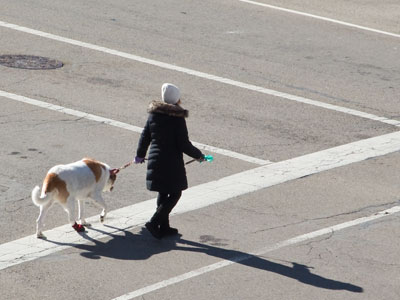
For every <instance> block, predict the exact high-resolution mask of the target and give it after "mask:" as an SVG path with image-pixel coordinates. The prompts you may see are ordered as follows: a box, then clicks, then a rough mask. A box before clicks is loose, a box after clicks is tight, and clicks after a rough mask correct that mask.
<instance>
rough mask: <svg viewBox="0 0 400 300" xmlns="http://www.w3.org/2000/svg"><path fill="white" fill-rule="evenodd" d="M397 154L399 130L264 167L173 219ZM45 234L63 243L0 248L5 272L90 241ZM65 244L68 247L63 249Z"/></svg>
mask: <svg viewBox="0 0 400 300" xmlns="http://www.w3.org/2000/svg"><path fill="white" fill-rule="evenodd" d="M396 151H400V131H399V132H395V133H390V134H386V135H382V136H378V137H374V138H370V139H366V140H362V141H358V142H354V143H350V144H346V145H343V146H339V147H335V148H331V149H327V150H323V151H319V152H315V153H312V154H308V155H304V156H300V157H297V158H293V159H289V160H286V161H282V162H278V163H274V164H270V165H266V166H261V167H258V168H255V169H252V170H249V171H245V172H242V173H238V174H235V175H231V176H228V177H225V178H222V179H219V180H216V181H212V182H208V183H205V184H201V185H198V186H195V187H193V188H190V189H188V190H187V191H185V192H184V194H183V197H182V199H181V200H180V202H179V204H178V205H177V206H176V208H175V209H174V211H173V215H176V214H182V213H185V212H189V211H193V210H196V209H200V208H204V207H207V206H209V205H212V204H216V203H220V202H223V201H226V200H229V199H232V198H234V197H239V196H243V195H246V194H248V193H251V192H255V191H258V190H261V189H264V188H268V187H270V186H273V185H277V184H281V183H284V182H287V181H290V180H294V179H298V178H301V177H304V176H308V175H311V174H316V173H319V172H323V171H327V170H331V169H333V168H337V167H341V166H346V165H349V164H352V163H356V162H360V161H363V160H366V159H369V158H373V157H378V156H382V155H386V154H389V153H393V152H396ZM154 207H155V199H151V200H148V201H145V202H141V203H138V204H134V205H130V206H127V207H124V208H121V209H117V210H114V211H112V212H110V213H109V215H108V216H109V218H108V219H107V221H106V224H108V225H111V226H113V227H116V228H119V229H120V230H123V229H127V228H132V227H134V226H138V225H141V224H143V223H145V222H146V221H147V220H148V219H149V218H150V217H151V215H152V214H153V212H154ZM97 219H98V216H96V217H91V218H90V219H89V222H91V223H95V221H96V220H97ZM95 225H96V224H95ZM32 227H34V226H33V225H32ZM101 230H103V231H105V232H118V231H119V230H115V229H112V228H109V227H102V229H101ZM44 234H45V235H47V237H48V238H49V240H51V241H56V242H58V243H59V244H58V245H57V244H55V243H51V242H49V241H43V240H38V239H36V238H35V236H34V235H32V236H28V237H25V238H22V239H19V240H15V241H12V242H8V243H5V244H2V245H0V270H2V269H5V268H8V267H11V266H14V265H18V264H20V263H23V262H27V261H32V260H34V259H37V258H40V257H43V256H46V255H49V254H51V253H54V252H57V251H60V250H63V249H66V248H68V247H69V246H68V245H70V244H85V243H87V242H88V240H87V239H85V238H83V237H81V236H80V235H78V234H77V233H75V232H73V230H72V228H71V226H70V225H64V226H61V227H58V228H55V229H52V230H47V231H45V232H44ZM88 235H89V236H90V237H91V238H93V239H101V238H105V237H107V234H104V233H101V232H99V231H95V230H90V231H89V233H88ZM60 243H61V244H63V243H64V245H61V246H60Z"/></svg>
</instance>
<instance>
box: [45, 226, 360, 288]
mask: <svg viewBox="0 0 400 300" xmlns="http://www.w3.org/2000/svg"><path fill="white" fill-rule="evenodd" d="M105 226H107V227H110V228H113V229H116V230H117V231H122V232H123V233H124V235H119V234H112V233H107V232H104V231H102V230H99V229H95V228H91V229H90V230H95V231H98V232H100V233H103V234H106V235H108V236H110V237H111V239H109V240H107V241H106V242H101V241H98V240H95V239H93V238H91V237H89V236H88V235H86V234H85V233H83V234H82V236H83V237H84V238H85V239H87V240H88V241H90V242H93V243H94V245H93V244H91V245H90V244H70V243H62V242H56V241H51V240H47V241H48V242H51V243H54V244H57V245H61V246H71V247H74V248H77V249H81V250H83V252H82V253H80V255H81V256H83V257H86V258H89V259H100V258H101V257H109V258H114V259H120V260H146V259H148V258H150V257H151V256H153V255H156V254H159V253H163V252H168V251H171V250H178V251H191V252H200V253H205V254H207V255H210V256H213V257H218V258H220V259H224V260H228V261H232V262H235V263H238V264H241V265H244V266H248V267H252V268H256V269H260V270H264V271H268V272H273V273H276V274H279V275H282V276H286V277H289V278H293V279H295V280H297V281H299V282H302V283H304V284H308V285H312V286H315V287H318V288H324V289H330V290H346V291H349V292H354V293H362V292H363V288H361V287H359V286H356V285H353V284H351V283H346V282H341V281H337V280H333V279H329V278H325V277H322V276H319V275H316V274H313V273H311V272H310V267H308V266H306V265H302V264H298V263H295V262H291V264H292V266H286V265H283V264H279V263H275V262H272V261H269V260H266V259H263V258H261V257H259V256H256V255H252V254H248V253H244V252H241V251H236V250H228V249H224V248H219V247H214V246H211V245H208V244H204V243H198V242H194V241H189V240H185V239H182V237H181V236H180V235H178V236H176V237H171V238H165V239H163V240H162V241H158V240H155V239H154V238H153V237H151V236H150V235H149V234H148V233H147V231H146V230H142V231H141V232H140V233H139V234H133V233H132V232H130V231H127V230H121V229H119V228H115V227H112V226H108V225H105Z"/></svg>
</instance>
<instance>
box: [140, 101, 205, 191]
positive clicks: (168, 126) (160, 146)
mask: <svg viewBox="0 0 400 300" xmlns="http://www.w3.org/2000/svg"><path fill="white" fill-rule="evenodd" d="M148 112H149V117H148V119H147V122H146V125H145V127H144V129H143V131H142V134H141V136H140V139H139V144H138V149H137V152H136V155H137V156H138V157H145V156H146V153H147V149H148V147H149V145H150V151H149V155H148V164H147V174H146V185H147V189H148V190H150V191H157V192H161V193H173V192H178V191H182V190H185V189H187V188H188V183H187V178H186V170H185V164H184V161H183V153H185V154H186V155H189V156H191V157H192V158H195V159H199V158H201V157H202V155H203V154H202V153H201V151H200V150H199V149H197V148H196V147H194V146H193V145H192V143H191V142H190V140H189V136H188V131H187V127H186V121H185V118H186V117H188V115H189V113H188V111H187V110H184V109H183V108H182V107H180V106H179V105H171V104H167V103H164V102H161V101H153V102H151V103H150V105H149V108H148Z"/></svg>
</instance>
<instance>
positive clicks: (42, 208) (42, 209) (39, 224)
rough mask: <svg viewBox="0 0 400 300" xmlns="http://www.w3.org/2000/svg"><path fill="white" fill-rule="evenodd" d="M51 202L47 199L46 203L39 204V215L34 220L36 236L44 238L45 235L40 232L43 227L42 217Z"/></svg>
mask: <svg viewBox="0 0 400 300" xmlns="http://www.w3.org/2000/svg"><path fill="white" fill-rule="evenodd" d="M52 204H53V203H52V201H49V202H47V203H46V204H44V205H42V206H40V213H39V217H38V218H37V220H36V237H37V238H39V239H45V238H46V236H45V235H44V234H43V232H42V230H43V227H44V218H45V217H46V213H47V211H48V210H49V209H50V207H51V205H52Z"/></svg>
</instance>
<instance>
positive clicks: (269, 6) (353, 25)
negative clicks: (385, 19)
mask: <svg viewBox="0 0 400 300" xmlns="http://www.w3.org/2000/svg"><path fill="white" fill-rule="evenodd" d="M238 1H240V2H244V3H248V4H253V5H258V6H263V7H267V8H271V9H275V10H280V11H284V12H287V13H291V14H296V15H301V16H305V17H310V18H314V19H318V20H322V21H326V22H331V23H335V24H339V25H343V26H348V27H353V28H357V29H361V30H366V31H370V32H374V33H379V34H384V35H388V36H392V37H396V38H400V34H396V33H392V32H387V31H383V30H378V29H374V28H370V27H365V26H360V25H356V24H352V23H348V22H343V21H339V20H335V19H331V18H326V17H321V16H318V15H313V14H309V13H305V12H301V11H298V10H293V9H287V8H283V7H279V6H274V5H270V4H266V3H260V2H256V1H250V0H238Z"/></svg>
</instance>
